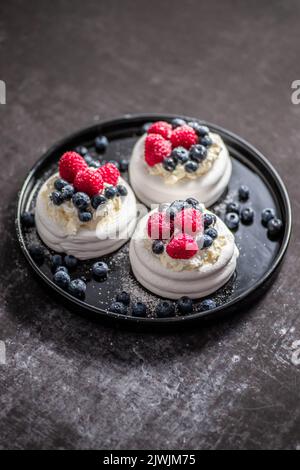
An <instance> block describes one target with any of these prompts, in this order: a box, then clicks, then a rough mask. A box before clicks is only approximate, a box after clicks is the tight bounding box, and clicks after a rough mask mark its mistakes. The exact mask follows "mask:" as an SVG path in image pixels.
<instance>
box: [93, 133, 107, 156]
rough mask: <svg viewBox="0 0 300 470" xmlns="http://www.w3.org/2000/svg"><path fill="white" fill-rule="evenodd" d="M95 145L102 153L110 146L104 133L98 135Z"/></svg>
mask: <svg viewBox="0 0 300 470" xmlns="http://www.w3.org/2000/svg"><path fill="white" fill-rule="evenodd" d="M95 147H96V150H97V152H100V153H102V152H105V150H106V149H107V147H108V140H107V137H105V136H104V135H101V136H99V137H96V139H95Z"/></svg>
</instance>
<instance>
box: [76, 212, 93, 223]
mask: <svg viewBox="0 0 300 470" xmlns="http://www.w3.org/2000/svg"><path fill="white" fill-rule="evenodd" d="M78 218H79V220H80V222H84V223H87V222H90V221H91V220H92V218H93V214H92V213H91V212H90V211H79V212H78Z"/></svg>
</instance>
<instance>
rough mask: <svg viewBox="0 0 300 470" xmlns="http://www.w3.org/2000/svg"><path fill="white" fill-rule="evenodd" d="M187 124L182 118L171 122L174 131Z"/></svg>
mask: <svg viewBox="0 0 300 470" xmlns="http://www.w3.org/2000/svg"><path fill="white" fill-rule="evenodd" d="M185 124H186V122H185V120H184V119H181V118H174V119H172V121H171V125H172V127H173V129H175V128H176V127H179V126H184V125H185Z"/></svg>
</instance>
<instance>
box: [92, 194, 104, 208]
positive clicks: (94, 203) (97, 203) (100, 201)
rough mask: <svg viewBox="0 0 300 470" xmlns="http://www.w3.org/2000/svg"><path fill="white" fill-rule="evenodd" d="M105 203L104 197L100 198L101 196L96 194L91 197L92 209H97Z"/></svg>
mask: <svg viewBox="0 0 300 470" xmlns="http://www.w3.org/2000/svg"><path fill="white" fill-rule="evenodd" d="M106 202H107V199H106V197H105V196H102V194H96V195H95V196H93V197H92V200H91V205H92V207H93V209H95V210H96V209H98V207H99V206H104V205H105V204H106Z"/></svg>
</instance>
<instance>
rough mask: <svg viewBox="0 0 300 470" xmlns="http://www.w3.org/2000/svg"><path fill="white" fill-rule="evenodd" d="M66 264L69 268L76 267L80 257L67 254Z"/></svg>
mask: <svg viewBox="0 0 300 470" xmlns="http://www.w3.org/2000/svg"><path fill="white" fill-rule="evenodd" d="M64 264H65V266H66V267H67V268H68V269H75V268H76V267H77V265H78V259H77V258H76V257H75V256H73V255H66V256H65V258H64Z"/></svg>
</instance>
